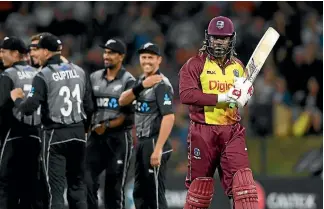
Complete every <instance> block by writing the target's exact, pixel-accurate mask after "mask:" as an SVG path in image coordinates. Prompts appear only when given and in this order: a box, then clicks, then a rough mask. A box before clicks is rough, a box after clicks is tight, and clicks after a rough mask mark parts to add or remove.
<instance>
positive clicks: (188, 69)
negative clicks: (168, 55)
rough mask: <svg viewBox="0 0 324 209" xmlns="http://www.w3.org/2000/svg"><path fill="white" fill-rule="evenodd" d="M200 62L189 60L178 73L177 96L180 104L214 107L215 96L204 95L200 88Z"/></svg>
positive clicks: (201, 66)
mask: <svg viewBox="0 0 324 209" xmlns="http://www.w3.org/2000/svg"><path fill="white" fill-rule="evenodd" d="M202 68H203V64H202V63H201V61H198V60H195V59H191V60H189V61H188V62H187V63H185V64H184V65H183V66H182V68H181V70H180V73H179V76H180V79H179V95H180V101H181V103H182V104H186V105H197V106H214V105H215V104H216V103H217V99H218V96H217V94H205V93H203V92H202V90H201V88H199V86H200V80H199V77H200V73H201V69H202Z"/></svg>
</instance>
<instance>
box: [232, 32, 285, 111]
mask: <svg viewBox="0 0 324 209" xmlns="http://www.w3.org/2000/svg"><path fill="white" fill-rule="evenodd" d="M279 36H280V35H279V33H278V32H277V31H276V30H275V29H273V28H272V27H269V28H268V30H267V31H266V32H265V34H264V35H263V37H262V38H261V40H260V41H259V43H258V45H257V47H256V48H255V50H254V52H253V54H252V56H251V57H250V60H249V62H248V63H247V65H246V72H247V78H246V79H247V80H249V81H250V82H251V83H253V82H254V80H255V78H256V77H257V75H258V74H259V72H260V70H261V68H262V66H263V64H264V63H265V61H266V59H267V58H268V56H269V54H270V52H271V50H272V48H273V47H274V45H275V44H276V42H277V41H278V39H279ZM229 107H230V108H234V107H235V103H230V105H229Z"/></svg>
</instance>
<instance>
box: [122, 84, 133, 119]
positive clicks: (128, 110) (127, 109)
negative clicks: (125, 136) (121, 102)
mask: <svg viewBox="0 0 324 209" xmlns="http://www.w3.org/2000/svg"><path fill="white" fill-rule="evenodd" d="M135 83H136V81H135V79H134V78H132V79H130V80H128V81H127V83H126V86H125V90H124V91H127V90H129V89H132V88H133V87H134V86H135ZM120 111H121V112H122V113H123V114H124V115H125V116H126V118H125V120H127V121H128V122H129V123H132V124H133V123H134V106H133V104H132V103H130V104H128V105H126V106H122V107H121V110H120Z"/></svg>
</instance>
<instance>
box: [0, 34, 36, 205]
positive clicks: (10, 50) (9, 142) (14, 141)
mask: <svg viewBox="0 0 324 209" xmlns="http://www.w3.org/2000/svg"><path fill="white" fill-rule="evenodd" d="M1 47H2V51H1V53H2V60H3V63H4V66H6V67H8V68H7V69H6V70H5V71H4V72H3V73H2V75H1V78H0V88H1V93H0V115H1V116H2V117H3V116H6V118H5V120H6V123H7V125H9V126H10V129H9V130H8V132H7V134H6V137H5V139H4V141H3V146H2V149H1V154H0V208H1V209H2V208H3V209H11V208H12V209H15V208H27V209H31V208H40V207H41V205H40V204H38V203H40V202H37V198H36V196H37V194H36V188H35V185H38V178H37V174H38V169H39V166H38V165H39V164H38V157H39V154H40V147H41V146H40V137H39V132H38V126H40V112H37V110H35V111H33V112H31V114H30V116H25V115H24V114H22V113H21V112H20V111H19V110H18V109H17V108H16V107H14V104H13V102H12V100H11V98H10V92H11V90H13V89H14V88H22V89H23V91H24V92H25V93H26V94H27V93H28V92H29V91H30V90H31V86H32V80H33V78H34V76H35V75H36V73H37V71H36V69H35V68H33V67H31V66H29V65H27V63H26V62H25V61H23V59H24V56H25V54H26V53H27V47H26V45H25V44H24V42H23V41H22V40H21V39H19V38H16V37H5V38H4V40H3V43H2V46H1ZM36 109H37V108H36ZM1 128H2V127H1Z"/></svg>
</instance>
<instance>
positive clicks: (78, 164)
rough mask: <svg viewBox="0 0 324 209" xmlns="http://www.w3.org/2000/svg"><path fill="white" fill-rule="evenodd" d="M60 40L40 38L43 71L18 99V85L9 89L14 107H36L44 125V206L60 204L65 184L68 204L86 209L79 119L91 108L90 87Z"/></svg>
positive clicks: (82, 133) (83, 145) (25, 110)
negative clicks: (46, 197)
mask: <svg viewBox="0 0 324 209" xmlns="http://www.w3.org/2000/svg"><path fill="white" fill-rule="evenodd" d="M60 45H61V41H60V40H59V39H58V38H57V37H56V36H52V35H48V36H43V37H42V38H41V39H40V41H39V43H38V45H37V47H38V48H39V49H38V50H39V52H38V61H39V64H40V65H41V66H42V70H41V71H40V72H39V73H38V74H37V75H36V76H35V78H34V79H33V84H32V89H31V91H30V93H29V94H28V96H27V99H26V100H25V101H24V102H23V101H22V99H21V98H23V97H24V95H23V92H22V89H14V90H13V91H11V98H12V100H13V101H14V103H15V106H16V107H17V108H18V110H20V111H21V112H22V113H25V114H26V115H29V114H31V113H32V112H33V111H35V109H37V107H38V106H39V105H41V120H42V125H43V130H42V140H43V150H42V152H43V156H42V157H43V162H44V164H45V165H44V170H45V173H46V175H47V180H48V192H49V204H48V208H50V209H56V208H60V209H61V208H63V207H64V199H63V194H64V188H65V180H66V182H67V187H68V188H67V199H68V203H69V206H70V208H78V209H86V208H87V203H86V188H85V185H84V182H83V179H84V172H85V168H84V167H85V166H84V165H85V151H86V139H85V131H84V124H83V122H84V121H85V120H86V119H87V118H86V113H88V114H90V113H91V112H92V110H93V103H92V99H91V95H92V93H91V86H90V83H89V82H88V81H87V79H86V75H85V73H84V70H83V69H81V68H80V67H79V66H77V65H74V64H71V63H63V62H62V60H61V59H60V53H59V49H60V47H61V46H60Z"/></svg>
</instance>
